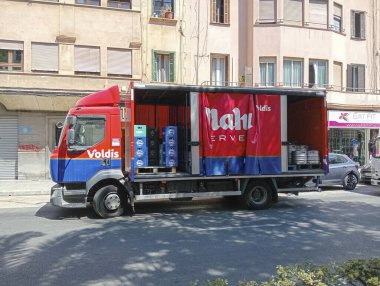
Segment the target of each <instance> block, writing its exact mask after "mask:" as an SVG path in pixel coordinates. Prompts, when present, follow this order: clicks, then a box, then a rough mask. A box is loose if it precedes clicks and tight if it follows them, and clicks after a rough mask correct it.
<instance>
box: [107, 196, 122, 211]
mask: <svg viewBox="0 0 380 286" xmlns="http://www.w3.org/2000/svg"><path fill="white" fill-rule="evenodd" d="M104 206H105V207H106V209H107V210H109V211H114V210H117V209H118V208H119V207H120V197H119V196H118V194H115V193H111V194H108V195H107V196H106V197H105V198H104Z"/></svg>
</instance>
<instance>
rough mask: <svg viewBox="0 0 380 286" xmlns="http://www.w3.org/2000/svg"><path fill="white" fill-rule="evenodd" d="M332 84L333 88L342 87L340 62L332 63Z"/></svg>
mask: <svg viewBox="0 0 380 286" xmlns="http://www.w3.org/2000/svg"><path fill="white" fill-rule="evenodd" d="M334 86H335V88H338V89H341V88H342V64H340V63H334Z"/></svg>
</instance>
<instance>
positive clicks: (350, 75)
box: [347, 65, 353, 91]
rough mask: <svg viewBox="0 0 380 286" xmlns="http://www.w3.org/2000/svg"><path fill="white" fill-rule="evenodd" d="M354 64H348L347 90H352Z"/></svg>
mask: <svg viewBox="0 0 380 286" xmlns="http://www.w3.org/2000/svg"><path fill="white" fill-rule="evenodd" d="M352 68H353V66H352V65H347V91H352V89H353V87H352Z"/></svg>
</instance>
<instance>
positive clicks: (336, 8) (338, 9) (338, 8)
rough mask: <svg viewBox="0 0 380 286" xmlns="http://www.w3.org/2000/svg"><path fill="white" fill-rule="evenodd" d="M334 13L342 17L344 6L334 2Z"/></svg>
mask: <svg viewBox="0 0 380 286" xmlns="http://www.w3.org/2000/svg"><path fill="white" fill-rule="evenodd" d="M334 15H335V16H338V17H340V18H342V6H340V5H338V4H336V3H334Z"/></svg>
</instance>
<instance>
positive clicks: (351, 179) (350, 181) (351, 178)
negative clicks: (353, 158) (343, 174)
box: [346, 174, 358, 188]
mask: <svg viewBox="0 0 380 286" xmlns="http://www.w3.org/2000/svg"><path fill="white" fill-rule="evenodd" d="M357 183H358V182H357V179H356V176H355V175H352V174H350V175H348V176H347V183H346V184H347V187H349V188H355V187H356V184H357Z"/></svg>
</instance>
